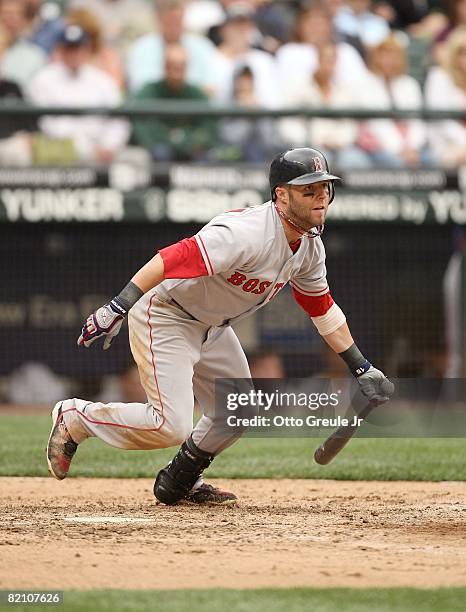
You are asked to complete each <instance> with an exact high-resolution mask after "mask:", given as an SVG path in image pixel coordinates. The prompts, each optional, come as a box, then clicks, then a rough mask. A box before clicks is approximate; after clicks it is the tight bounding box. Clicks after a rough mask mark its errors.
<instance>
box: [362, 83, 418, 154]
mask: <svg viewBox="0 0 466 612" xmlns="http://www.w3.org/2000/svg"><path fill="white" fill-rule="evenodd" d="M355 91H356V92H359V106H360V107H362V108H367V109H371V110H389V109H399V110H420V109H421V108H422V106H423V100H422V91H421V88H420V86H419V83H418V82H417V81H416V80H415V79H414V78H413V77H411V76H409V75H407V74H402V75H400V76H398V77H395V78H394V79H392V80H391V81H390V84H389V85H387V83H386V81H385V80H384V79H383V78H382V77H380V76H378V75H377V74H374V73H372V72H371V73H368V75H367V76H366V78H365V79H364V81H362V82H361V83H359V84H355ZM365 128H366V130H367V131H368V132H370V135H371V138H372V139H373V140H374V141H375V142H376V143H377V144H378V147H379V150H382V151H384V152H386V153H388V154H390V155H393V156H399V155H401V153H402V152H403V151H404V150H405V149H412V150H414V151H420V149H421V148H422V147H423V146H424V144H425V143H426V140H427V130H426V127H425V125H424V123H423V122H422V121H420V120H417V119H413V120H409V121H394V120H392V119H371V120H368V121H366V122H365Z"/></svg>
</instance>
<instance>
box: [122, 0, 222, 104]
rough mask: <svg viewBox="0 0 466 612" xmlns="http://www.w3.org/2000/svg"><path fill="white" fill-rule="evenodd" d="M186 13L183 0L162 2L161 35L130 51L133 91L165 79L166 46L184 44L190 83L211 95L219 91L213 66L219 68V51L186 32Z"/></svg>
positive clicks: (145, 39)
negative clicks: (217, 63)
mask: <svg viewBox="0 0 466 612" xmlns="http://www.w3.org/2000/svg"><path fill="white" fill-rule="evenodd" d="M184 13H185V9H184V5H183V2H181V1H180V0H163V1H162V2H160V4H159V10H158V22H159V29H160V32H159V33H152V34H146V35H145V36H143V37H142V38H140V39H139V40H137V41H136V42H135V43H134V44H133V46H132V47H131V49H130V51H129V55H128V62H127V75H128V86H129V89H130V91H136V90H138V89H140V88H141V87H142V86H143V85H145V84H146V83H148V82H153V81H158V80H160V79H161V78H162V77H163V72H164V50H165V46H166V45H167V44H175V43H179V44H181V45H182V46H183V47H184V48H185V49H186V51H187V54H188V58H189V59H188V67H187V81H188V82H189V83H191V84H193V85H197V86H199V87H201V88H202V89H204V91H206V92H208V93H211V92H213V91H214V90H215V88H216V81H217V79H216V73H215V70H212V65H216V57H217V50H216V48H215V46H214V45H213V43H212V42H211V41H210V40H208V39H207V38H205V37H203V36H199V35H197V34H190V33H189V32H186V31H184V28H183V19H184Z"/></svg>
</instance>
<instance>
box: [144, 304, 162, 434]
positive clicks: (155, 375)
mask: <svg viewBox="0 0 466 612" xmlns="http://www.w3.org/2000/svg"><path fill="white" fill-rule="evenodd" d="M154 297H155V293H153V294H152V295H151V298H150V301H149V306H148V307H147V325H148V326H149V338H150V345H149V346H150V352H151V355H152V369H153V370H154V380H155V386H156V387H157V393H158V394H159V400H160V407H161V409H162V422H161V424H160V425H159V427H157V428H156V429H155V431H158V430H159V429H161V428H162V427H163V425H164V424H165V415H164V414H163V402H162V394H161V393H160V388H159V381H158V380H157V370H156V368H155V355H154V349H153V348H152V326H151V324H150V309H151V307H152V300H153V299H154ZM154 310H155V309H154Z"/></svg>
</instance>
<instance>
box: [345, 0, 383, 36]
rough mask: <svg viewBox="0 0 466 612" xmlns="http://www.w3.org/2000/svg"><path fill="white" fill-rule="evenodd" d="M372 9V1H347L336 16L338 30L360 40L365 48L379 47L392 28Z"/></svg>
mask: <svg viewBox="0 0 466 612" xmlns="http://www.w3.org/2000/svg"><path fill="white" fill-rule="evenodd" d="M370 9H371V2H370V0H347V2H346V5H345V6H342V7H341V9H340V10H339V11H338V13H337V14H336V17H335V21H334V25H335V28H336V30H337V31H338V32H340V33H341V34H343V35H346V36H353V37H355V38H359V39H360V40H361V42H362V43H363V44H364V45H365V46H368V47H373V46H374V45H378V44H379V43H381V42H382V41H383V40H385V38H386V37H387V36H388V35H389V34H390V28H389V26H388V24H387V22H386V21H385V19H383V18H382V17H379V16H378V15H375V14H374V13H373V12H372V11H371V10H370Z"/></svg>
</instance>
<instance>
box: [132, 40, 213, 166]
mask: <svg viewBox="0 0 466 612" xmlns="http://www.w3.org/2000/svg"><path fill="white" fill-rule="evenodd" d="M187 66H188V56H187V52H186V49H185V48H184V47H183V46H181V45H178V44H172V45H167V47H166V48H165V75H164V78H163V79H161V80H160V81H155V82H153V83H147V84H146V85H144V87H143V88H142V89H141V90H140V91H139V92H138V93H137V94H136V95H135V96H134V99H135V100H139V101H142V100H167V99H168V100H174V99H176V100H198V101H201V102H205V103H207V101H208V98H207V96H206V94H205V93H204V92H203V91H202V89H200V88H199V87H197V86H196V85H190V84H188V82H187V81H186V73H187ZM214 127H215V126H214V125H213V124H212V122H211V121H210V120H206V119H202V118H201V119H190V118H184V117H167V118H164V119H163V120H159V119H155V118H153V119H145V120H138V121H135V122H134V126H133V141H134V143H135V144H137V145H140V146H142V147H145V148H146V149H148V150H149V151H150V152H151V154H152V156H153V157H154V158H155V159H157V160H163V161H166V160H191V159H194V160H200V159H205V157H206V156H207V151H208V149H209V148H210V147H211V146H212V145H213V144H214V142H215V140H216V139H215V129H214Z"/></svg>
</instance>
